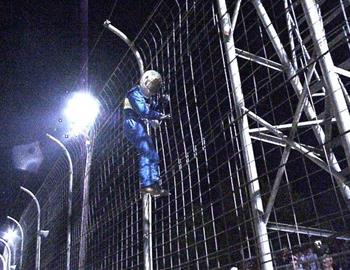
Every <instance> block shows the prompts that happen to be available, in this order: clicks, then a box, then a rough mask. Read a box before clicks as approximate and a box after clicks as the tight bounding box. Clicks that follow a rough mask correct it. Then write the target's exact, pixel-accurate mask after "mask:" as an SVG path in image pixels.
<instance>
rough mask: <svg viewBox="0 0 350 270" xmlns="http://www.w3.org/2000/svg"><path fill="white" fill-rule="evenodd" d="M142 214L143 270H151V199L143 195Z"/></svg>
mask: <svg viewBox="0 0 350 270" xmlns="http://www.w3.org/2000/svg"><path fill="white" fill-rule="evenodd" d="M142 213H143V259H144V269H145V270H153V256H152V197H151V195H149V194H144V195H143V197H142Z"/></svg>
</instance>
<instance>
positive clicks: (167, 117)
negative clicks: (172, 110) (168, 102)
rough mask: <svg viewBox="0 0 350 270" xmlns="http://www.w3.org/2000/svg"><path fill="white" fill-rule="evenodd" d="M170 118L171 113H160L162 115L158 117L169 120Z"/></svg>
mask: <svg viewBox="0 0 350 270" xmlns="http://www.w3.org/2000/svg"><path fill="white" fill-rule="evenodd" d="M170 119H171V115H170V114H162V116H161V117H160V120H161V121H163V120H170Z"/></svg>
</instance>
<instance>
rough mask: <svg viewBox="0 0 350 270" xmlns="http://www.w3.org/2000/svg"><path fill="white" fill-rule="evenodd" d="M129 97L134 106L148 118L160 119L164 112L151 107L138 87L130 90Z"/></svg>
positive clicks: (143, 116) (140, 113)
mask: <svg viewBox="0 0 350 270" xmlns="http://www.w3.org/2000/svg"><path fill="white" fill-rule="evenodd" d="M127 97H128V99H129V101H130V104H131V106H132V108H133V109H134V110H135V111H136V112H137V113H138V114H139V115H140V116H141V117H142V118H146V119H150V120H151V119H156V120H160V119H161V117H162V114H161V113H160V112H157V111H154V110H152V109H150V106H149V104H147V102H146V99H145V98H144V96H143V95H142V94H141V93H140V91H139V90H138V88H136V87H135V88H134V89H132V90H131V91H129V92H128V94H127Z"/></svg>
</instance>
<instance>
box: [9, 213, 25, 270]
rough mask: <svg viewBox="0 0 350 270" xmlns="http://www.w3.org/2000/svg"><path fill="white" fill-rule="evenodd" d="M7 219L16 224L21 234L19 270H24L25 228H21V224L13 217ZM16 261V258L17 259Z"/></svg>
mask: <svg viewBox="0 0 350 270" xmlns="http://www.w3.org/2000/svg"><path fill="white" fill-rule="evenodd" d="M7 219H9V220H11V221H12V222H14V223H15V224H16V225H17V227H18V228H19V231H20V233H21V249H20V252H21V254H20V256H19V269H20V270H22V261H23V242H24V233H23V228H22V226H21V224H20V223H19V222H18V221H17V220H16V219H14V218H13V217H10V216H7ZM15 259H16V258H15Z"/></svg>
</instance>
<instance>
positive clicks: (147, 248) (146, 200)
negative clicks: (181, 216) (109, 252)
mask: <svg viewBox="0 0 350 270" xmlns="http://www.w3.org/2000/svg"><path fill="white" fill-rule="evenodd" d="M103 26H104V27H106V28H107V29H108V30H109V31H111V32H112V33H114V34H116V35H117V36H118V37H119V38H121V39H122V40H123V41H124V42H125V43H126V44H127V45H128V46H129V48H130V49H131V51H132V52H133V54H134V56H135V58H136V61H137V64H138V66H139V71H140V76H141V75H142V74H143V73H144V65H143V61H142V57H141V54H140V53H139V51H138V50H137V48H136V46H135V44H134V43H133V42H131V41H130V39H129V38H128V37H127V36H126V35H125V34H124V33H123V32H122V31H120V30H119V29H118V28H116V27H114V26H113V25H112V24H111V22H110V21H108V20H106V21H105V22H104V23H103ZM147 133H149V125H148V124H147ZM142 216H143V259H144V269H145V270H153V255H152V197H151V196H150V195H149V194H144V195H143V196H142Z"/></svg>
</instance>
